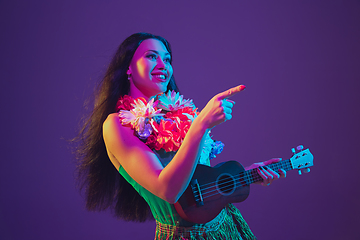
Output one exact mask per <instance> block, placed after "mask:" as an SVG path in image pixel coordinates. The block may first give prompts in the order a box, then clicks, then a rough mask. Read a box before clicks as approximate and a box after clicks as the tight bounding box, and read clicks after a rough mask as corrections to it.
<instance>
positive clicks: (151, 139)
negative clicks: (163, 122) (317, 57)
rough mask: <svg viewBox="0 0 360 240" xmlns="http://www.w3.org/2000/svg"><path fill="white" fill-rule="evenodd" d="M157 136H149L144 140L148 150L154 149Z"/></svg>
mask: <svg viewBox="0 0 360 240" xmlns="http://www.w3.org/2000/svg"><path fill="white" fill-rule="evenodd" d="M156 140H157V136H156V135H155V134H151V135H150V136H149V137H148V138H147V139H146V143H145V144H146V145H147V146H148V147H149V148H150V149H153V148H155V147H156V143H157V141H156Z"/></svg>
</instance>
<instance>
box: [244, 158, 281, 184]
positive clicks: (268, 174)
mask: <svg viewBox="0 0 360 240" xmlns="http://www.w3.org/2000/svg"><path fill="white" fill-rule="evenodd" d="M279 161H281V158H272V159H270V160H267V161H265V162H259V163H253V164H251V165H250V166H249V167H247V168H246V170H249V169H253V168H257V172H258V174H259V175H260V176H261V177H262V178H263V181H261V182H260V181H259V182H256V184H260V185H262V186H269V185H270V184H271V183H272V182H273V181H274V180H276V179H279V178H284V177H286V171H285V170H283V169H279V172H278V173H277V172H275V171H274V170H272V169H271V168H269V167H267V166H266V165H268V164H271V163H275V162H279Z"/></svg>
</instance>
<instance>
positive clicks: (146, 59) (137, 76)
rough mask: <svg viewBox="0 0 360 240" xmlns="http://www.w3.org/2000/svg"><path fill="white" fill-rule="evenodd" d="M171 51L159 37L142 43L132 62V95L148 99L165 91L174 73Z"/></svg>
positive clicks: (130, 73)
mask: <svg viewBox="0 0 360 240" xmlns="http://www.w3.org/2000/svg"><path fill="white" fill-rule="evenodd" d="M170 58H171V56H170V53H169V52H168V50H167V49H166V47H165V45H164V44H163V43H162V42H161V41H159V40H157V39H153V38H151V39H146V40H144V41H143V42H141V43H140V45H139V47H138V48H137V49H136V51H135V53H134V56H133V58H132V60H131V62H130V65H129V69H128V71H127V74H128V75H130V96H132V97H134V98H135V97H144V98H146V99H148V98H150V97H151V96H154V95H156V94H159V93H162V92H165V91H166V89H167V86H168V84H169V81H170V78H171V77H172V74H173V69H172V66H171V64H170Z"/></svg>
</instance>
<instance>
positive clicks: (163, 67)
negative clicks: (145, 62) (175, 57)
mask: <svg viewBox="0 0 360 240" xmlns="http://www.w3.org/2000/svg"><path fill="white" fill-rule="evenodd" d="M156 66H157V67H158V68H160V69H165V67H166V64H165V63H164V61H163V60H162V59H161V58H160V57H159V58H158V61H157V64H156Z"/></svg>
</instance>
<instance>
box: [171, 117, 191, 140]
mask: <svg viewBox="0 0 360 240" xmlns="http://www.w3.org/2000/svg"><path fill="white" fill-rule="evenodd" d="M175 122H176V128H177V132H178V133H179V137H180V138H181V142H180V144H181V143H182V141H183V140H184V138H185V136H186V134H187V132H188V131H189V128H190V126H191V121H181V120H179V119H176V120H175Z"/></svg>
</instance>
